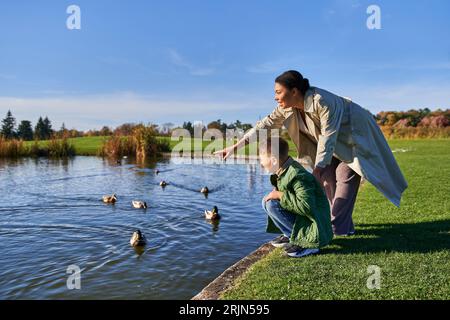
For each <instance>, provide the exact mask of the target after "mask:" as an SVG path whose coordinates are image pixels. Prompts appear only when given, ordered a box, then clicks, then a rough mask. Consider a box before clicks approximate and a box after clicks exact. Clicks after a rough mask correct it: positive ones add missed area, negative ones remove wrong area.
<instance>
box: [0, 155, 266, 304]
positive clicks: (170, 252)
mask: <svg viewBox="0 0 450 320" xmlns="http://www.w3.org/2000/svg"><path fill="white" fill-rule="evenodd" d="M155 168H158V170H159V171H160V172H159V174H157V173H156V172H155V170H154V169H155ZM0 177H1V178H0V190H1V192H2V196H1V197H0V252H1V257H0V298H1V299H189V298H191V297H192V296H194V295H195V294H197V293H198V292H199V291H200V290H201V289H202V288H203V287H204V286H205V285H207V284H208V283H209V282H210V281H212V280H213V279H214V278H215V277H216V276H218V275H219V274H220V273H221V272H223V271H224V270H225V269H226V268H227V267H229V266H230V265H232V264H233V263H235V262H236V261H238V260H239V259H241V258H243V257H244V256H246V255H247V254H248V253H250V252H251V251H253V250H255V249H256V248H258V247H259V246H260V245H261V244H263V243H264V242H266V241H268V240H270V239H272V238H273V237H274V235H270V234H267V233H265V225H266V216H265V214H264V213H263V211H262V208H261V204H260V203H261V198H262V197H263V196H264V194H265V193H267V192H268V191H270V189H271V186H270V182H269V181H268V180H269V179H268V177H267V175H265V174H264V173H263V172H262V169H261V168H260V166H259V164H224V163H213V162H211V163H204V164H191V163H180V161H179V160H178V161H175V159H164V160H161V161H159V162H156V163H152V162H148V163H145V164H137V163H135V162H134V161H133V160H131V159H124V160H123V161H122V164H118V163H116V162H111V161H108V160H105V159H102V158H98V157H81V156H78V157H74V158H72V159H69V160H50V159H42V158H40V159H20V160H15V161H12V160H9V161H5V160H1V162H0ZM161 180H165V181H167V183H168V185H167V186H166V187H165V188H162V187H161V186H160V185H159V182H160V181H161ZM203 186H208V188H209V189H210V193H209V195H208V197H205V196H204V195H203V194H201V193H200V192H199V190H200V188H201V187H203ZM112 193H116V194H117V197H118V201H117V203H116V204H115V205H108V204H104V203H103V202H102V201H101V198H102V196H103V195H105V194H112ZM135 199H136V200H143V201H146V202H147V204H148V209H146V210H141V209H134V208H132V206H131V201H132V200H135ZM214 205H216V206H217V207H218V208H219V213H220V214H221V216H222V219H221V220H220V223H219V224H218V225H211V224H210V223H208V221H206V220H205V219H204V214H203V212H204V210H205V209H211V208H212V207H213V206H214ZM135 229H140V230H141V231H142V232H143V233H144V235H145V236H146V238H147V242H148V243H147V246H145V247H144V249H143V250H136V249H135V248H133V247H131V246H130V243H129V240H130V237H131V235H132V233H133V231H134V230H135ZM70 265H76V266H78V267H79V268H80V269H81V278H80V284H81V288H80V289H73V290H69V289H68V287H67V279H68V277H69V276H70V274H69V273H67V268H68V267H69V266H70Z"/></svg>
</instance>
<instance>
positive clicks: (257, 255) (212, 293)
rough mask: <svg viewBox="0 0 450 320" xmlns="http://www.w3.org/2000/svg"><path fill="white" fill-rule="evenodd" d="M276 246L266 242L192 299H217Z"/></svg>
mask: <svg viewBox="0 0 450 320" xmlns="http://www.w3.org/2000/svg"><path fill="white" fill-rule="evenodd" d="M274 249H275V248H274V247H273V246H272V245H271V244H269V243H265V244H263V245H262V246H261V247H259V248H258V249H256V250H255V251H253V252H252V253H250V254H249V255H247V256H246V257H244V258H242V259H241V260H239V261H238V262H236V263H235V264H233V265H232V266H231V267H229V268H227V269H226V270H225V271H224V272H222V274H221V275H219V276H218V277H217V278H216V279H214V280H213V281H212V282H211V283H210V284H208V285H207V286H206V287H205V288H203V290H202V291H200V293H198V294H197V295H195V296H194V297H193V298H192V300H217V299H219V297H220V295H221V294H222V293H223V292H225V291H226V290H228V289H229V288H231V287H232V286H233V284H234V283H235V281H236V279H237V278H238V277H240V276H241V275H242V274H244V273H245V272H246V271H247V269H248V268H249V267H250V266H252V265H253V264H254V263H255V262H257V261H259V260H260V259H262V258H263V257H265V256H266V255H267V254H269V253H270V252H272V251H273V250H274Z"/></svg>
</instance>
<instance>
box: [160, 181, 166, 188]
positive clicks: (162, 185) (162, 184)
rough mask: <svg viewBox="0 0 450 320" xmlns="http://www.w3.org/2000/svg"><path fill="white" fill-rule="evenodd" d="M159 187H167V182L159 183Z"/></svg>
mask: <svg viewBox="0 0 450 320" xmlns="http://www.w3.org/2000/svg"><path fill="white" fill-rule="evenodd" d="M159 185H160V186H161V187H165V186H167V182H165V181H164V180H162V181H161V182H160V183H159Z"/></svg>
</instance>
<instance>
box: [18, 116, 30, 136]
mask: <svg viewBox="0 0 450 320" xmlns="http://www.w3.org/2000/svg"><path fill="white" fill-rule="evenodd" d="M17 136H18V137H19V138H20V139H23V140H33V128H32V127H31V122H30V121H28V120H22V121H21V122H20V124H19V128H18V129H17Z"/></svg>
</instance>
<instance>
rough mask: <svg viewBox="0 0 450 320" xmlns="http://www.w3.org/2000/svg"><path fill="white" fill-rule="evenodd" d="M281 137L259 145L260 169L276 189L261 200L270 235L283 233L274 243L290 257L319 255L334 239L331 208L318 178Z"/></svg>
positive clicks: (272, 242)
mask: <svg viewBox="0 0 450 320" xmlns="http://www.w3.org/2000/svg"><path fill="white" fill-rule="evenodd" d="M288 153H289V145H288V143H287V142H286V141H285V140H283V139H281V138H272V139H271V138H269V139H267V141H262V143H260V146H259V155H260V161H261V166H262V167H264V169H265V170H266V171H268V172H270V173H272V176H271V179H270V180H271V183H272V185H274V189H273V191H272V192H270V193H269V194H268V195H267V196H265V197H264V199H263V201H262V206H263V208H264V210H265V211H266V213H267V215H268V217H267V218H268V223H267V230H266V231H267V232H270V233H282V235H281V236H279V237H278V238H276V239H275V240H273V241H271V244H272V245H273V246H275V247H284V248H285V250H286V253H287V255H288V256H290V257H295V258H299V257H305V256H308V255H311V254H315V253H318V252H319V248H320V247H323V246H326V245H327V244H328V243H330V241H331V239H332V238H333V231H332V228H331V218H330V206H329V203H328V200H327V197H326V195H325V192H324V191H323V189H322V187H321V186H320V184H319V183H318V182H317V180H316V178H315V177H314V176H313V175H312V174H311V173H309V172H308V171H306V170H305V168H303V167H302V166H301V165H300V164H299V163H298V162H296V161H295V160H294V159H292V158H291V157H290V156H289V155H288Z"/></svg>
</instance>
